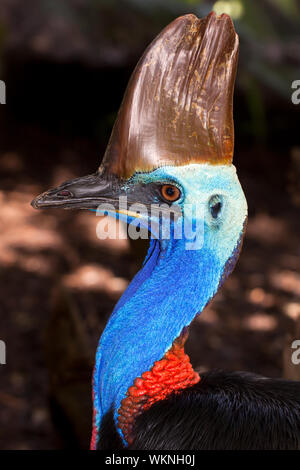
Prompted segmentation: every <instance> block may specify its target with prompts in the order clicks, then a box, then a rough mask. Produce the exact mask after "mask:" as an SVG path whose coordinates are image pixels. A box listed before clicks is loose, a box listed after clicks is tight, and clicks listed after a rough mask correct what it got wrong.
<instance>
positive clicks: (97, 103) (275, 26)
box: [0, 0, 300, 449]
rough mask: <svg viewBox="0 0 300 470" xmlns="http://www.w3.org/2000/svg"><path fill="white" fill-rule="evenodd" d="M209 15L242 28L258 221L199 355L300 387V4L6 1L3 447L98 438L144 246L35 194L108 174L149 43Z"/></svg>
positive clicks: (1, 60) (291, 0) (0, 180)
mask: <svg viewBox="0 0 300 470" xmlns="http://www.w3.org/2000/svg"><path fill="white" fill-rule="evenodd" d="M212 9H214V10H215V11H216V12H217V13H223V12H226V13H229V14H231V16H232V18H233V20H234V23H235V27H236V30H237V32H238V33H239V35H240V60H239V69H238V77H237V85H236V92H235V129H236V146H235V164H236V165H237V167H238V172H239V177H240V180H241V183H242V185H243V188H244V190H245V193H246V196H247V199H248V204H249V225H248V230H247V234H246V237H245V241H244V248H243V251H242V254H241V257H240V261H239V263H238V265H237V268H236V269H235V271H234V273H233V275H232V276H231V277H230V279H228V281H227V282H226V284H225V285H224V287H223V288H222V290H221V292H220V293H219V294H218V295H217V297H216V298H215V300H214V301H213V302H212V303H211V304H210V305H209V306H208V307H207V309H206V312H205V313H204V314H203V315H201V316H200V318H199V319H197V320H196V321H195V322H194V324H193V326H192V329H191V334H190V338H189V341H188V345H187V349H188V352H189V354H190V356H191V359H192V362H193V364H194V365H195V366H196V367H200V368H201V369H202V370H204V369H211V368H225V369H235V370H241V369H243V370H249V371H254V372H257V373H259V374H264V375H268V376H271V377H280V376H285V377H289V378H298V380H300V376H299V368H300V366H298V367H293V366H292V364H291V360H290V356H291V348H290V345H291V342H292V340H293V339H295V338H298V339H299V338H300V331H299V330H300V329H299V326H298V331H297V324H299V321H298V320H299V316H300V274H299V267H300V243H299V242H300V240H299V225H300V218H299V206H300V183H299V181H300V138H299V131H300V125H299V124H300V122H299V117H300V114H299V113H300V104H299V105H296V104H293V103H292V99H291V97H292V93H293V91H295V90H293V89H292V82H293V81H294V80H300V1H299V0H231V1H225V0H224V1H200V0H118V1H117V0H64V1H63V2H62V1H61V0H52V1H50V0H27V1H26V2H24V1H21V0H1V3H0V79H1V80H4V81H5V83H6V92H7V96H6V103H7V104H6V105H0V339H1V340H3V341H5V342H6V347H7V364H6V365H0V449H59V448H72V447H73V448H75V447H81V448H86V447H88V442H89V437H90V425H91V398H90V380H91V374H92V367H93V358H94V354H95V349H96V345H97V342H98V339H99V336H100V334H101V331H102V329H103V327H104V325H105V322H106V320H107V318H108V316H109V315H110V313H111V311H112V309H113V306H114V304H115V303H116V301H117V300H118V298H119V296H120V295H121V293H122V292H123V290H124V289H125V288H126V286H127V284H128V282H129V281H130V279H131V278H132V277H133V275H134V273H135V272H136V271H137V269H138V267H139V265H140V263H141V260H142V258H143V255H144V253H145V251H146V249H147V246H146V245H145V243H142V242H136V243H134V244H132V243H131V242H128V241H127V240H102V241H101V240H99V239H97V237H96V225H97V223H98V221H99V219H97V218H96V217H95V216H93V215H92V214H91V213H85V212H83V211H82V212H80V211H78V212H71V211H61V212H60V211H57V210H53V211H49V212H42V211H41V212H38V211H35V210H34V209H32V207H31V206H30V201H31V200H32V198H33V197H34V196H36V195H37V194H39V193H40V192H42V191H44V190H46V189H48V188H49V187H51V186H55V185H57V184H59V183H60V182H62V181H64V180H65V179H68V178H72V177H76V176H80V175H84V174H88V173H92V172H94V171H95V170H96V169H97V167H98V166H99V164H100V161H101V158H102V155H103V153H104V150H105V146H106V144H107V141H108V138H109V135H110V131H111V128H112V125H113V122H114V119H115V117H116V113H117V111H118V107H119V105H120V102H121V99H122V95H123V93H124V90H125V87H126V84H127V81H128V79H129V76H130V74H131V72H132V70H133V67H134V66H135V64H136V62H137V60H138V58H139V56H140V55H141V53H142V52H143V50H144V49H145V47H146V46H147V45H148V44H149V42H150V41H151V40H152V39H153V38H154V37H155V35H156V34H157V33H158V32H160V30H161V29H162V28H163V27H164V26H166V25H167V24H168V23H169V22H170V21H172V20H173V19H174V18H175V17H177V16H179V15H182V14H185V13H191V12H192V13H195V14H196V15H197V16H199V17H201V16H204V15H206V14H207V13H209V11H211V10H212Z"/></svg>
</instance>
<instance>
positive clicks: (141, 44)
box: [0, 0, 300, 139]
mask: <svg viewBox="0 0 300 470" xmlns="http://www.w3.org/2000/svg"><path fill="white" fill-rule="evenodd" d="M211 10H215V11H216V12H217V13H218V14H221V13H223V12H225V13H229V14H230V15H231V17H232V18H233V20H234V23H235V27H236V30H237V32H238V34H239V36H240V43H241V48H240V51H241V52H240V60H239V72H238V77H237V87H238V89H239V90H240V91H241V92H242V93H243V95H244V96H245V100H246V103H247V104H248V105H247V106H248V110H249V116H250V121H251V123H250V127H252V130H251V132H250V133H251V134H252V135H255V136H256V137H257V138H258V139H260V138H262V137H263V136H264V134H265V129H266V128H267V119H266V111H265V106H266V105H265V101H266V99H269V102H270V101H272V99H273V96H275V99H276V100H278V99H279V100H281V102H282V103H283V106H285V107H287V106H289V105H290V103H291V94H292V89H291V85H292V82H293V81H294V80H296V79H299V78H300V75H299V74H300V2H299V0H118V1H117V0H64V1H63V2H62V1H61V0H27V1H26V3H25V2H23V1H22V0H1V2H0V52H1V36H2V34H1V32H2V30H3V31H4V30H5V31H6V32H7V34H6V40H5V50H13V51H14V52H16V51H17V52H18V53H19V55H20V56H23V57H24V56H28V55H29V56H35V57H38V58H46V59H50V60H54V61H61V62H65V63H67V62H81V63H83V64H88V65H92V66H96V67H127V66H129V67H132V66H133V65H134V64H135V63H136V61H137V59H138V57H139V56H140V54H141V53H142V51H143V50H144V49H145V47H146V46H147V45H148V44H149V42H150V41H151V40H152V39H153V37H155V35H156V34H157V33H158V32H159V31H160V30H161V29H162V28H163V27H164V26H165V25H166V24H168V23H169V22H170V21H172V19H174V18H175V17H177V16H179V15H182V14H186V13H195V14H196V15H197V16H198V17H203V16H205V15H207V14H208V13H209V12H210V11H211ZM0 57H1V56H0ZM0 60H1V58H0Z"/></svg>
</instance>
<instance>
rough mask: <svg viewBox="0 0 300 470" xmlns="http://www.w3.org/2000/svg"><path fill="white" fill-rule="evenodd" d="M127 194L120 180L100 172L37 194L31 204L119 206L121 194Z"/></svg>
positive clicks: (61, 206)
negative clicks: (103, 204)
mask: <svg viewBox="0 0 300 470" xmlns="http://www.w3.org/2000/svg"><path fill="white" fill-rule="evenodd" d="M122 195H125V192H124V190H123V189H122V188H121V184H120V181H119V180H118V179H117V178H116V177H113V176H109V177H104V176H103V175H101V174H100V173H95V174H93V175H88V176H83V177H81V178H76V179H73V180H69V181H66V182H64V183H63V184H61V185H60V186H58V187H57V188H54V189H49V190H48V191H46V192H45V193H42V194H40V195H39V196H37V197H36V198H35V199H34V200H33V201H32V202H31V205H32V207H34V208H35V209H48V208H49V209H54V208H63V209H97V207H98V206H99V204H101V203H110V204H112V205H113V206H114V207H115V208H117V207H118V203H119V199H118V198H119V196H122Z"/></svg>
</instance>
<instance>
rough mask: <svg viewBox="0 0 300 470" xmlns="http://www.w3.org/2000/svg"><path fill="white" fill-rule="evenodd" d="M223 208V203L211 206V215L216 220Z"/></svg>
mask: <svg viewBox="0 0 300 470" xmlns="http://www.w3.org/2000/svg"><path fill="white" fill-rule="evenodd" d="M221 207H222V203H221V202H217V203H216V204H214V205H213V206H211V208H210V212H211V215H212V217H213V218H214V219H216V218H217V217H218V215H219V212H220V210H221Z"/></svg>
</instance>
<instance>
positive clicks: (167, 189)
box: [160, 184, 181, 202]
mask: <svg viewBox="0 0 300 470" xmlns="http://www.w3.org/2000/svg"><path fill="white" fill-rule="evenodd" d="M160 192H161V195H162V197H163V198H164V199H165V200H166V201H168V202H174V201H177V199H179V198H180V195H181V193H180V191H179V189H178V188H177V187H176V186H173V185H172V184H164V185H163V186H162V187H161V189H160Z"/></svg>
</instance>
